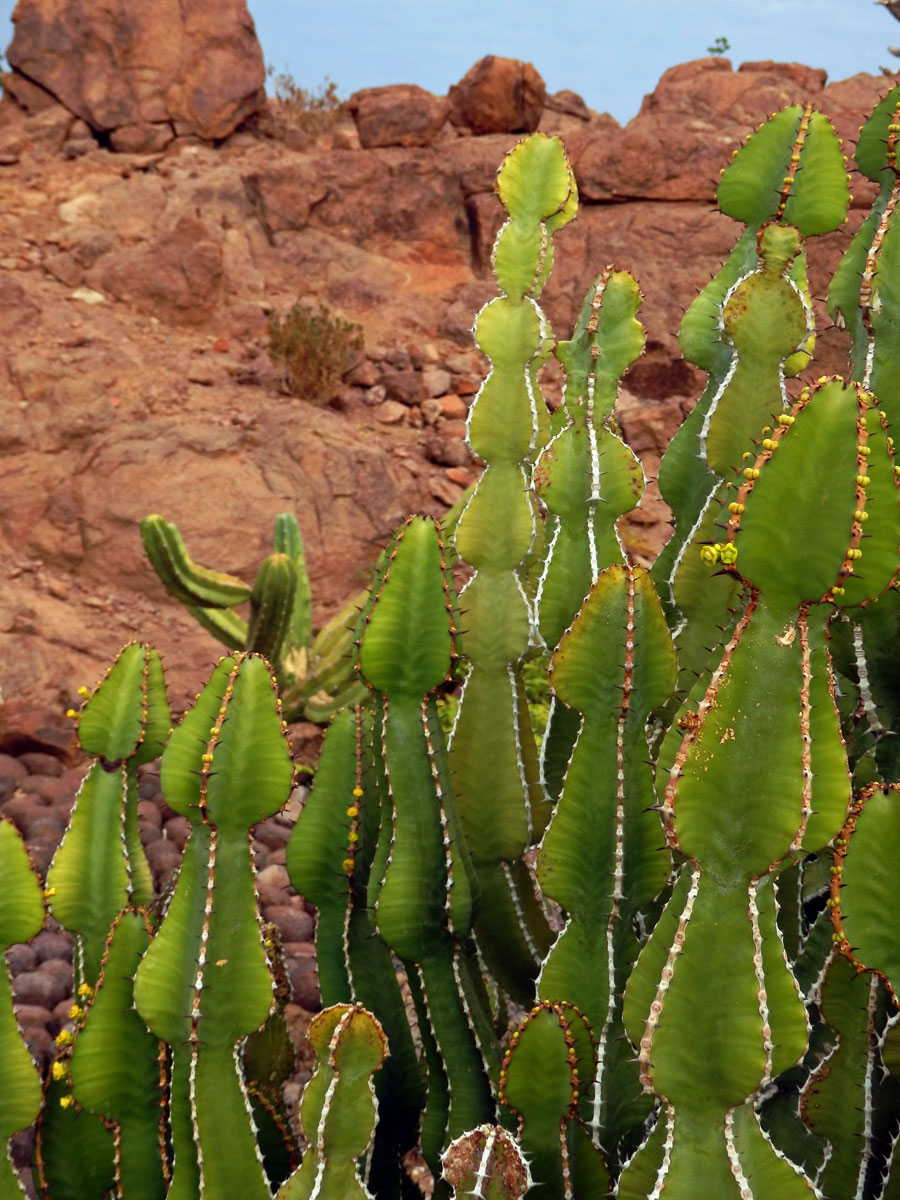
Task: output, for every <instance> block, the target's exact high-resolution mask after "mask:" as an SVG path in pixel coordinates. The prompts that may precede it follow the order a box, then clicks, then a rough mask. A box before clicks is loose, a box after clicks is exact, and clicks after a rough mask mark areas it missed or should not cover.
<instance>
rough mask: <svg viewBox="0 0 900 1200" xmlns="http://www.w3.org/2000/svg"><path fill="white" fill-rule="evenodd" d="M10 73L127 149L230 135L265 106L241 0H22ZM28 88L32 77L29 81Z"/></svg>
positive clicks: (256, 50) (255, 47)
mask: <svg viewBox="0 0 900 1200" xmlns="http://www.w3.org/2000/svg"><path fill="white" fill-rule="evenodd" d="M13 21H14V24H15V35H14V37H13V40H12V44H11V45H10V47H9V50H8V52H7V57H8V59H9V63H10V65H11V67H12V68H13V73H14V75H18V76H20V77H22V78H24V80H26V81H27V82H28V83H30V84H37V85H38V86H39V87H40V88H41V89H43V91H44V92H46V93H48V94H49V95H50V96H52V97H54V98H55V99H56V100H58V101H59V102H60V103H62V104H63V105H64V106H65V107H66V108H67V109H68V110H69V111H70V112H72V113H74V114H75V115H76V116H78V117H80V118H81V119H82V120H83V121H85V122H87V124H88V125H89V126H90V127H91V128H92V129H93V130H95V131H97V132H98V133H101V134H107V135H109V138H110V142H111V144H112V146H113V147H114V148H116V149H121V150H125V151H138V150H143V149H159V148H161V146H163V145H165V144H166V143H167V142H168V141H171V140H172V138H173V137H175V136H176V135H179V134H194V135H196V136H198V137H202V138H207V139H218V138H223V137H227V136H228V135H229V134H230V133H231V132H232V131H233V130H234V129H235V128H236V127H237V126H238V125H239V124H240V123H241V122H242V121H244V120H245V119H246V118H247V117H248V116H250V114H251V113H254V112H256V111H258V110H259V109H261V108H262V107H264V104H265V92H264V86H263V85H264V82H265V66H264V64H263V56H262V50H261V49H260V46H259V42H258V41H257V38H256V30H255V28H254V25H253V20H252V18H251V17H250V14H249V13H248V11H247V6H246V3H245V0H209V2H206V0H205V2H204V3H203V4H202V5H192V6H190V8H188V6H183V5H181V4H179V3H178V0H154V3H153V4H146V3H144V2H143V0H113V3H111V4H104V5H99V6H98V5H96V4H93V3H91V0H19V4H18V5H17V7H16V10H15V13H14V14H13ZM26 87H27V84H26Z"/></svg>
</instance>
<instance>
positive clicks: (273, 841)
mask: <svg viewBox="0 0 900 1200" xmlns="http://www.w3.org/2000/svg"><path fill="white" fill-rule="evenodd" d="M292 830H293V826H292V825H288V824H287V823H286V822H284V821H280V820H279V819H278V817H270V818H269V819H268V821H261V822H260V824H259V825H257V826H256V828H255V829H254V830H253V836H254V838H255V839H256V840H257V841H258V842H262V844H263V845H264V846H269V847H271V848H272V849H277V848H278V847H279V846H281V847H284V846H286V845H287V844H288V841H289V839H290V836H291V832H292Z"/></svg>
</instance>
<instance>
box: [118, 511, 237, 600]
mask: <svg viewBox="0 0 900 1200" xmlns="http://www.w3.org/2000/svg"><path fill="white" fill-rule="evenodd" d="M141 540H142V541H143V543H144V550H145V551H146V552H147V557H148V558H149V559H150V562H151V564H152V566H153V569H154V571H156V573H157V575H158V576H159V578H160V579H161V580H162V582H163V583H164V584H165V586H166V587H167V588H168V589H169V591H170V592H171V593H172V595H173V596H174V597H175V599H176V600H180V601H181V603H182V604H189V605H199V606H200V607H202V608H231V607H232V606H233V605H235V604H244V603H245V602H246V601H247V600H249V599H250V588H248V587H247V585H246V583H244V582H243V580H241V579H236V578H235V576H233V575H225V574H222V573H221V572H220V571H210V570H208V569H207V568H206V567H200V566H198V565H197V564H196V563H195V562H194V561H193V559H192V558H191V556H190V555H189V554H188V552H187V550H186V549H185V545H184V541H183V540H182V537H181V534H180V533H179V532H178V530H177V528H176V527H175V526H174V525H172V524H170V523H169V522H168V521H164V520H163V518H162V517H161V516H159V515H158V514H156V513H152V514H151V515H150V516H148V517H144V519H143V521H141Z"/></svg>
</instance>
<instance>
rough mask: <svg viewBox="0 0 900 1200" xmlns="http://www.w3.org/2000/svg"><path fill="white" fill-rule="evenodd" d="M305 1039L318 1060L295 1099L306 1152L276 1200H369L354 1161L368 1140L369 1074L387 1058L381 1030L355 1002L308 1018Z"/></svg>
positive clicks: (371, 1115) (371, 1120)
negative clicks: (298, 1107)
mask: <svg viewBox="0 0 900 1200" xmlns="http://www.w3.org/2000/svg"><path fill="white" fill-rule="evenodd" d="M309 1041H310V1045H311V1046H312V1048H313V1050H314V1051H315V1055H316V1058H317V1060H318V1061H317V1063H316V1069H315V1071H314V1073H313V1077H312V1079H310V1081H309V1083H308V1084H307V1085H306V1090H305V1091H304V1093H303V1098H302V1100H301V1101H300V1123H301V1125H302V1127H303V1132H304V1134H305V1135H306V1139H307V1141H308V1143H309V1148H308V1150H307V1152H306V1154H305V1156H304V1158H303V1162H302V1163H301V1164H300V1167H299V1169H298V1170H297V1171H296V1172H295V1174H294V1175H292V1176H291V1178H290V1179H289V1180H288V1181H287V1182H286V1183H285V1184H284V1185H283V1186H282V1187H281V1189H280V1190H279V1192H278V1196H277V1200H357V1198H358V1200H372V1197H371V1193H370V1192H369V1191H368V1189H367V1188H366V1187H365V1186H364V1185H363V1183H362V1181H361V1179H360V1177H359V1174H358V1169H357V1160H359V1159H361V1158H363V1157H364V1156H365V1154H366V1152H367V1150H368V1148H369V1146H370V1145H371V1142H372V1131H373V1127H374V1125H375V1117H376V1112H377V1105H376V1102H375V1091H374V1088H373V1086H372V1080H371V1076H372V1074H373V1073H374V1072H375V1071H377V1070H378V1068H379V1067H380V1066H381V1064H382V1062H383V1061H384V1058H385V1055H386V1054H387V1039H386V1038H385V1036H384V1031H383V1030H382V1028H381V1026H380V1025H379V1024H378V1022H377V1021H376V1020H375V1018H374V1017H373V1016H372V1014H371V1013H369V1012H367V1011H366V1010H365V1009H364V1008H363V1007H362V1005H361V1004H356V1005H349V1004H336V1005H333V1006H332V1007H330V1008H326V1009H324V1010H323V1011H322V1012H320V1013H317V1014H316V1016H315V1017H313V1019H312V1021H311V1022H310V1026H309Z"/></svg>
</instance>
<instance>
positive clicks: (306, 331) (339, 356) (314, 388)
mask: <svg viewBox="0 0 900 1200" xmlns="http://www.w3.org/2000/svg"><path fill="white" fill-rule="evenodd" d="M363 344H364V343H363V330H362V326H361V325H354V324H353V323H352V322H350V321H345V320H343V319H342V318H341V317H333V316H332V315H331V312H330V310H329V309H328V308H327V307H326V306H325V305H324V304H320V305H319V311H318V312H314V311H313V309H312V308H311V307H310V306H309V305H308V304H295V305H294V307H293V308H292V309H291V310H290V312H289V313H287V315H286V316H285V317H283V318H282V317H280V316H279V315H278V314H277V313H273V314H272V315H271V317H270V318H269V355H270V357H271V359H272V361H273V362H283V363H284V365H285V367H286V369H287V383H288V386H289V388H290V390H291V391H292V392H293V393H294V395H295V396H302V397H303V399H304V400H313V401H315V402H317V403H320V404H327V402H328V401H329V400H330V399H331V398H332V396H333V395H334V393H335V391H336V389H337V386H338V384H339V383H340V381H341V379H342V378H343V377H344V376H345V375H346V374H347V372H348V371H349V370H350V367H351V366H352V365H353V359H354V357H355V356H356V355H357V354H358V353H359V352H360V351H361V350H362V348H363Z"/></svg>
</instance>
